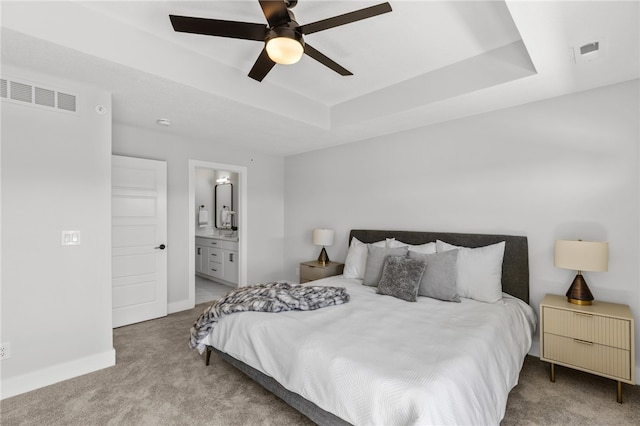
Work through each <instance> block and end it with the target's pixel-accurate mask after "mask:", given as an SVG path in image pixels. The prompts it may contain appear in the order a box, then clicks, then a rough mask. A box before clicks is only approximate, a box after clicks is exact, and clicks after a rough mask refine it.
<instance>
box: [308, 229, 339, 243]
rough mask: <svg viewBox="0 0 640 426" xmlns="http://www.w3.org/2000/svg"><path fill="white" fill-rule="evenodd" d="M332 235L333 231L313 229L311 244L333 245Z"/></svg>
mask: <svg viewBox="0 0 640 426" xmlns="http://www.w3.org/2000/svg"><path fill="white" fill-rule="evenodd" d="M334 234H335V232H334V231H333V229H314V230H313V237H312V241H313V244H315V245H317V246H330V245H333V236H334Z"/></svg>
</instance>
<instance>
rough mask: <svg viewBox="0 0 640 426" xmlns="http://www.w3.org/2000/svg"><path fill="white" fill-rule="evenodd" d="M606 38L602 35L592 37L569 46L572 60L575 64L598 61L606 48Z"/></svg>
mask: <svg viewBox="0 0 640 426" xmlns="http://www.w3.org/2000/svg"><path fill="white" fill-rule="evenodd" d="M605 47H606V39H605V38H604V37H592V38H591V39H590V40H584V41H583V42H581V43H576V44H575V45H573V46H572V47H571V53H572V57H573V62H574V63H576V64H581V63H589V62H594V61H598V60H600V59H601V58H602V56H603V55H604V52H605V50H606V48H605Z"/></svg>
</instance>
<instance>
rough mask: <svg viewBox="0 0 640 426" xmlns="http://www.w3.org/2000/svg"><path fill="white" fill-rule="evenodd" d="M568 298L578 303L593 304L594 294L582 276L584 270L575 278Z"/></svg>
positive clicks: (568, 292) (571, 301)
mask: <svg viewBox="0 0 640 426" xmlns="http://www.w3.org/2000/svg"><path fill="white" fill-rule="evenodd" d="M566 296H567V300H568V301H569V302H570V303H575V304H576V305H591V304H592V302H593V294H591V290H589V287H588V286H587V282H586V281H585V280H584V278H583V277H582V272H581V271H578V275H576V277H575V278H574V279H573V282H572V283H571V287H569V290H567V294H566Z"/></svg>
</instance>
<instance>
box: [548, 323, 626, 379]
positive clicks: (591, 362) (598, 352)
mask: <svg viewBox="0 0 640 426" xmlns="http://www.w3.org/2000/svg"><path fill="white" fill-rule="evenodd" d="M543 356H544V358H546V359H547V360H549V361H553V362H557V363H558V364H565V365H567V366H570V367H574V368H580V369H583V370H586V371H589V372H591V373H599V374H601V375H605V376H609V377H610V378H615V379H620V380H631V353H630V351H628V350H624V349H619V348H613V347H611V346H605V345H599V344H597V343H592V342H588V341H583V340H579V339H572V338H569V337H563V336H557V335H554V334H549V333H544V354H543Z"/></svg>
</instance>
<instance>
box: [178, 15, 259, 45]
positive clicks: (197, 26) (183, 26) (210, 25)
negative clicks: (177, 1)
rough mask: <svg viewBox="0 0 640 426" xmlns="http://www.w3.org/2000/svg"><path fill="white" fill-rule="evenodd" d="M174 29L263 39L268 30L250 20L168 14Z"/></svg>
mask: <svg viewBox="0 0 640 426" xmlns="http://www.w3.org/2000/svg"><path fill="white" fill-rule="evenodd" d="M169 19H171V25H173V29H174V30H175V31H178V32H181V33H192V34H204V35H210V36H218V37H229V38H240V39H244V40H257V41H264V39H265V37H266V35H267V31H268V30H269V29H268V28H267V26H266V25H264V24H254V23H251V22H236V21H223V20H220V19H207V18H194V17H190V16H177V15H169Z"/></svg>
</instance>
